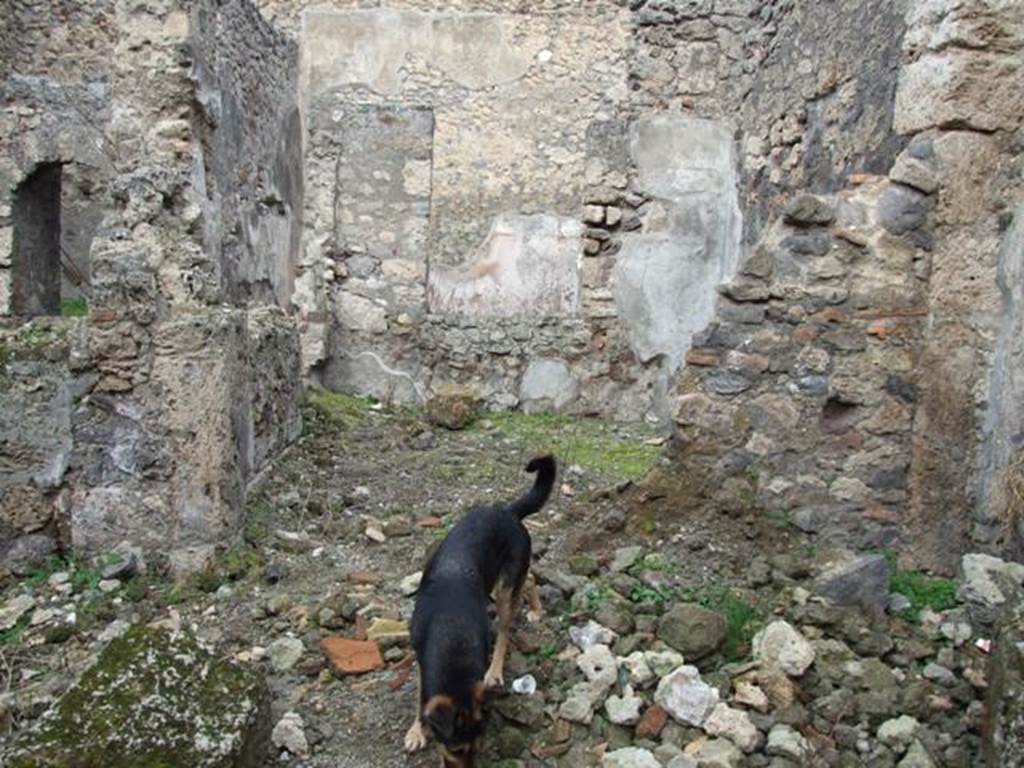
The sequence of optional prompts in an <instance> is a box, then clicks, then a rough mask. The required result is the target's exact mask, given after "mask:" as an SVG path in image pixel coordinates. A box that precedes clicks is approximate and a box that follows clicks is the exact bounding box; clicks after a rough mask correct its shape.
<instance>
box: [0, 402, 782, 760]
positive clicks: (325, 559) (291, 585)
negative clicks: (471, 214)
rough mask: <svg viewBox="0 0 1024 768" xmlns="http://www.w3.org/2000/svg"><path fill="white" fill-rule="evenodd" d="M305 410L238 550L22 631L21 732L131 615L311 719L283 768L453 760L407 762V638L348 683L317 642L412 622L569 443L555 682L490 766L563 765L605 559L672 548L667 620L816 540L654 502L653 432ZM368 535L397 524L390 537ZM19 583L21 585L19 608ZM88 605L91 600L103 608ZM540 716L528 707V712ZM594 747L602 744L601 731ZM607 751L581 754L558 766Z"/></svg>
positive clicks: (662, 587)
mask: <svg viewBox="0 0 1024 768" xmlns="http://www.w3.org/2000/svg"><path fill="white" fill-rule="evenodd" d="M305 417H306V426H305V430H304V434H303V436H302V437H301V438H300V439H299V441H298V442H297V443H296V444H295V445H294V446H292V447H291V448H290V449H289V450H288V451H287V453H286V454H285V455H283V456H282V457H280V458H279V459H278V460H277V461H276V462H275V463H274V464H273V465H272V466H271V467H270V468H269V469H268V470H267V471H266V472H265V473H264V476H263V477H262V478H260V479H259V482H258V484H257V486H256V491H255V493H254V494H253V495H252V497H251V499H250V503H249V508H248V524H247V528H246V534H245V543H244V544H241V545H239V546H238V547H236V548H235V549H232V550H230V551H228V552H225V553H223V555H222V556H221V558H220V559H219V560H218V563H217V564H216V566H215V567H214V568H211V569H210V571H209V572H208V573H206V574H202V575H201V576H200V577H198V578H195V579H193V580H191V581H190V582H188V583H187V584H183V585H181V584H179V585H177V586H174V585H171V584H169V583H165V582H162V581H161V580H160V579H159V578H157V577H155V576H152V575H147V576H142V577H136V579H134V580H132V581H130V582H128V583H127V585H126V586H125V587H124V588H123V589H122V591H120V592H113V593H111V594H112V596H102V595H100V596H98V597H96V598H95V599H96V600H97V601H99V602H100V604H99V605H98V606H93V605H92V603H87V607H88V606H92V607H90V608H89V610H80V611H79V613H80V614H81V615H82V617H83V618H82V619H81V620H80V622H79V627H78V629H77V631H76V633H75V634H73V635H72V636H71V637H69V638H66V639H64V640H63V641H62V642H52V640H53V638H52V637H51V638H49V639H50V640H51V642H46V641H45V636H44V635H42V634H41V633H33V631H32V630H31V629H29V630H27V631H26V632H25V633H23V634H21V635H19V636H17V637H7V638H5V640H6V641H7V642H6V643H5V644H4V645H2V646H0V652H3V653H4V669H5V671H4V676H3V678H0V683H4V684H5V686H6V688H7V689H8V690H11V691H13V692H15V693H16V694H19V696H18V701H19V702H20V704H19V708H17V709H16V711H14V713H13V717H14V720H15V722H16V723H18V724H19V725H25V724H27V723H28V722H29V721H30V719H31V718H32V717H33V716H37V715H38V714H39V713H40V712H41V711H42V710H43V709H44V708H45V706H46V704H47V703H48V702H49V701H52V700H53V698H55V697H56V696H58V695H59V694H60V693H61V692H62V691H63V690H64V689H65V688H66V687H67V686H68V685H69V684H70V683H71V682H72V681H73V679H74V677H75V675H76V674H77V672H79V671H80V670H81V669H83V668H84V667H85V666H86V665H87V664H88V663H89V662H90V661H91V660H92V659H93V658H95V652H96V649H97V647H98V644H97V642H96V638H97V636H98V635H99V634H100V633H101V632H103V631H104V629H105V628H107V627H109V626H110V625H111V624H112V623H113V622H115V621H119V620H120V621H128V622H137V621H153V620H159V619H162V618H164V619H166V618H168V617H171V619H172V620H174V621H176V620H177V617H180V620H181V622H182V623H183V624H184V625H186V626H192V627H193V628H194V629H195V631H196V632H197V633H198V634H199V635H200V636H201V637H203V638H204V639H206V640H209V641H211V642H214V643H216V644H217V647H219V648H220V649H222V651H223V652H224V654H226V655H229V656H233V657H236V658H241V659H242V660H243V663H256V664H259V665H261V666H262V667H263V668H264V669H265V670H266V673H267V676H268V680H269V683H270V686H271V689H272V692H273V702H274V704H273V710H274V711H273V720H274V722H277V721H278V719H279V718H280V716H281V715H282V714H284V713H285V712H286V711H295V712H298V713H299V714H300V715H301V717H302V718H303V721H304V723H305V729H306V736H307V739H308V741H309V743H310V748H311V749H310V754H309V755H307V756H296V755H291V754H289V753H288V752H286V751H280V750H278V749H275V748H271V750H270V755H269V756H268V758H267V760H266V763H265V765H266V766H267V768H269V767H270V766H278V765H282V764H288V765H295V766H309V767H310V768H314V767H315V768H328V767H330V768H365V766H377V767H379V768H386V767H390V766H427V765H436V761H437V758H436V755H435V753H434V751H433V749H432V748H431V749H428V750H427V751H425V752H423V753H421V754H419V755H415V756H411V757H410V756H407V755H406V754H404V753H403V751H402V747H401V745H402V737H403V735H404V733H405V730H406V728H407V727H408V725H409V723H410V718H411V715H412V700H413V696H414V691H415V682H414V676H415V670H414V669H410V667H409V664H408V659H407V658H406V656H407V651H406V648H405V647H404V646H403V644H402V643H400V642H399V643H398V644H396V645H395V646H394V647H392V648H385V658H386V659H387V660H388V664H387V668H385V669H384V670H382V671H379V672H373V673H370V674H365V675H358V676H351V677H338V676H336V675H333V674H331V672H330V671H329V670H328V669H327V665H326V663H325V659H324V656H323V654H322V653H321V652H320V650H319V642H320V640H321V639H322V638H324V637H327V636H332V635H341V636H346V637H359V636H360V635H361V634H362V633H363V632H364V631H365V629H366V626H367V625H368V623H369V622H371V621H372V619H373V618H375V617H384V618H394V619H403V620H407V619H408V618H409V616H410V615H411V612H412V607H413V603H412V598H410V597H406V596H404V595H403V592H402V588H401V582H402V580H403V579H405V578H406V577H408V576H410V575H411V574H414V573H415V572H417V571H418V570H419V569H420V567H421V564H422V563H423V562H424V559H425V556H426V554H427V552H428V549H429V548H430V546H431V545H432V544H434V543H436V542H437V541H439V540H440V538H441V537H442V536H443V535H444V531H445V529H446V528H447V527H448V526H450V525H451V524H452V522H453V521H454V520H456V519H457V518H458V516H459V515H461V514H462V513H463V512H464V511H465V510H467V509H468V508H470V507H471V506H473V505H474V504H480V503H490V502H493V501H496V500H504V499H511V498H514V497H515V496H516V495H518V494H519V493H521V492H522V491H523V490H524V489H525V488H526V487H528V485H529V484H530V482H531V481H532V476H529V475H526V474H524V472H523V467H524V466H525V464H526V463H527V461H528V460H529V459H530V458H531V457H533V456H535V455H538V454H540V453H547V452H552V453H554V454H555V455H556V457H557V458H558V460H559V464H560V468H559V480H558V482H557V485H556V490H555V492H554V493H553V495H552V498H551V500H550V502H549V503H548V505H547V507H546V508H545V509H544V510H543V512H542V513H540V514H538V515H536V516H534V517H532V518H530V520H529V527H530V529H531V531H532V536H533V540H534V549H535V566H536V571H537V572H538V573H539V574H542V578H541V579H540V581H541V584H542V585H543V589H542V593H543V597H544V601H545V609H546V616H545V618H544V619H543V620H542V621H541V622H540V623H538V624H536V625H528V624H527V622H526V620H525V616H523V615H522V614H521V615H520V617H519V619H518V622H517V626H516V631H515V634H514V637H513V640H514V647H513V651H512V652H511V655H510V658H509V660H508V663H507V665H506V683H509V682H511V680H512V679H513V678H515V677H517V676H520V675H523V674H526V673H530V674H533V675H534V676H535V677H536V679H537V680H538V681H539V691H538V693H537V694H535V695H534V696H532V697H515V696H509V697H508V698H507V699H505V700H500V701H498V702H496V703H494V705H493V706H492V710H497V711H502V712H503V713H504V715H506V716H507V717H506V716H503V718H502V721H503V722H505V723H508V722H514V723H517V725H519V726H520V727H518V728H516V729H506V730H504V731H501V732H499V733H497V734H494V735H493V737H491V738H489V739H488V747H487V751H486V752H485V755H484V756H485V758H487V759H488V760H489V761H490V763H491V764H500V763H499V762H498V758H499V755H501V754H503V755H504V756H505V757H506V758H507V757H511V756H512V755H518V756H519V759H522V760H524V761H525V764H527V765H534V764H535V765H541V764H550V763H549V762H542V761H541V760H539V759H536V758H534V757H531V756H530V755H531V754H535V755H543V754H545V753H544V751H543V750H544V747H545V744H546V743H547V740H548V737H549V736H551V734H550V733H549V731H550V728H551V727H553V726H552V725H551V723H552V722H553V719H552V718H550V717H547V716H545V714H544V712H545V711H546V712H547V714H548V715H550V714H553V712H554V711H555V710H556V709H557V706H558V700H559V699H560V695H559V694H557V693H555V691H556V690H557V689H559V688H560V687H564V686H565V685H566V684H567V683H566V677H567V673H566V671H565V670H566V668H569V669H572V668H573V665H572V663H571V662H561V661H559V659H558V654H559V653H560V652H561V651H562V650H563V649H565V648H566V647H568V646H569V645H570V641H569V634H568V629H569V627H570V626H572V625H574V624H580V623H582V622H583V621H585V620H586V619H587V618H589V616H590V615H592V614H593V613H594V611H595V610H596V609H597V608H598V607H599V605H600V603H601V601H602V594H603V592H602V590H605V589H606V587H603V586H594V587H593V588H591V587H590V586H589V584H590V582H589V581H588V579H589V578H590V577H595V578H596V576H597V572H598V569H599V568H606V566H607V563H608V560H609V559H610V558H611V556H612V554H613V552H614V550H615V549H617V548H621V547H625V546H627V545H630V544H640V545H642V546H643V547H644V549H645V552H648V553H655V554H656V556H657V557H660V561H659V562H661V563H663V564H664V565H663V566H662V567H654V566H653V565H652V568H651V570H650V571H649V572H648V574H647V578H646V580H645V582H644V585H645V586H644V587H643V588H644V589H646V590H647V591H646V592H641V593H639V594H637V595H636V602H637V605H636V609H637V612H638V613H640V614H643V613H644V612H645V611H646V612H647V613H649V614H656V613H657V611H658V610H660V609H663V608H664V603H665V598H664V597H663V596H665V595H668V594H680V593H682V592H685V591H686V590H699V589H701V588H705V587H709V586H729V585H735V586H738V587H740V588H744V587H745V585H747V583H748V581H749V579H748V570H749V568H750V564H751V562H752V561H753V560H755V559H757V558H762V559H763V558H765V557H767V556H768V555H770V554H772V553H773V552H780V551H786V550H787V549H793V548H794V547H799V546H801V543H800V540H799V539H798V538H795V536H796V534H795V532H794V531H792V530H791V529H788V528H787V527H786V526H784V525H780V524H778V523H776V522H773V521H771V520H765V519H760V520H755V519H753V518H751V519H742V518H733V517H724V516H716V517H712V518H709V517H702V516H701V515H699V514H698V515H694V514H693V513H692V512H687V513H686V514H683V513H681V512H678V510H675V509H674V508H673V506H672V502H671V499H664V498H652V497H651V496H650V494H647V493H646V492H645V490H644V487H643V485H642V484H639V485H638V481H640V480H641V478H643V477H644V476H645V475H646V474H647V472H648V471H649V470H650V469H651V468H652V467H653V466H655V465H656V463H657V462H658V461H659V457H660V456H661V455H662V453H663V449H662V447H661V443H662V440H661V439H660V438H659V436H658V434H657V431H656V430H655V429H654V428H653V427H650V426H645V425H615V424H608V423H602V422H599V421H594V420H587V419H578V418H577V419H569V418H559V417H551V416H523V415H515V416H512V415H501V414H492V415H486V414H485V415H483V416H481V417H480V418H478V419H477V420H476V421H475V422H474V423H473V424H472V425H471V426H469V427H468V428H465V429H460V430H456V431H452V430H448V429H445V428H441V427H437V426H433V425H431V424H430V423H428V422H427V420H426V419H425V417H424V415H423V414H422V413H418V412H413V411H408V410H404V409H389V408H384V407H380V406H376V405H371V404H370V403H367V402H363V401H360V400H355V399H351V398H347V397H343V396H335V395H327V394H323V395H318V396H314V397H313V398H312V399H311V404H310V405H309V406H308V407H307V409H306V413H305ZM368 529H377V530H379V531H380V533H382V534H383V536H377V538H378V539H381V540H380V541H374V540H372V539H371V538H370V536H368ZM370 533H371V534H374V533H375V532H374V531H372V530H371V531H370ZM653 562H654V561H652V563H653ZM566 574H570V578H571V579H575V582H574V584H575V587H576V588H575V592H574V594H575V597H572V593H571V589H570V588H566V587H565V586H564V585H561V586H562V587H563V588H562V589H559V588H557V587H555V586H553V585H552V584H551V581H552V580H554V581H559V580H560V579H564V577H565V575H566ZM573 574H575V575H573ZM42 576H43V577H45V576H46V574H43V575H42ZM367 582H369V583H367ZM580 585H582V586H580ZM93 586H94V585H93ZM16 588H17V585H8V589H7V590H5V595H4V597H5V599H6V597H7V596H9V594H13V593H14V592H13V591H12V590H13V589H16ZM40 589H42V590H45V586H43V585H40ZM89 594H91V593H89V591H88V590H86V591H85V592H83V593H78V594H77V595H76V598H75V599H76V600H78V601H80V602H81V601H88V600H89V599H92V598H90V597H89ZM750 594H751V598H750V601H751V603H752V604H756V602H757V600H758V597H757V596H756V595H755V594H754V593H750ZM108 598H109V599H108ZM54 599H55V600H56V599H57V598H54ZM645 602H646V605H645ZM325 608H326V612H325ZM767 609H768V606H765V605H761V606H759V607H758V610H759V611H761V612H762V613H763V612H765V611H766V610H767ZM287 636H292V637H295V638H298V639H300V640H301V641H302V643H303V646H304V652H303V654H302V656H301V658H300V659H299V661H298V663H297V664H295V666H294V667H292V668H291V669H289V670H287V671H274V669H273V666H272V665H271V664H270V663H269V660H268V658H267V657H266V656H263V651H262V650H261V649H267V648H268V647H269V646H271V645H272V644H273V643H274V642H275V641H276V640H279V639H280V638H282V637H287ZM253 658H255V659H257V660H256V661H249V660H250V659H253ZM410 672H411V674H410ZM19 692H20V693H19ZM527 698H528V699H530V701H529V702H526V701H525V700H526V699H527ZM513 700H514V701H513ZM33 702H34V703H33ZM524 707H525V709H526V710H527V716H522V715H521V712H520V713H519V714H517V710H522V709H524ZM517 721H518V722H517ZM524 723H526V725H525V727H522V726H523V725H524ZM576 727H578V728H580V727H581V726H576ZM510 740H511V743H510ZM516 740H518V741H516ZM563 741H564V738H563ZM588 741H589V742H590V743H587V744H586V745H585V746H586V748H587V749H590V748H591V747H592V746H593V744H594V743H597V742H599V741H601V735H600V733H597V732H595V733H594V738H593V739H592V740H588ZM529 749H532V750H533V752H532V753H531V752H529V751H528V750H529ZM592 759H593V758H592V757H591V758H587V757H586V755H585V754H583V753H579V752H573V753H570V754H568V755H566V756H564V757H560V758H559V762H558V764H559V765H576V764H580V765H585V764H588V763H589V762H590V760H592ZM511 764H513V765H515V764H521V763H515V762H513V763H511Z"/></svg>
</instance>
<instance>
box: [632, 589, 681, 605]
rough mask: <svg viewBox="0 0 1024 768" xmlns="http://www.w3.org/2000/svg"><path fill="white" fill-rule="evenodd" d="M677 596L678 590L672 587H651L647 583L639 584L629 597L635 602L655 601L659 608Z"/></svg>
mask: <svg viewBox="0 0 1024 768" xmlns="http://www.w3.org/2000/svg"><path fill="white" fill-rule="evenodd" d="M675 598H676V592H675V590H674V589H672V588H671V587H650V586H648V585H647V584H638V585H637V586H635V587H633V591H632V592H630V593H629V599H630V600H631V601H632V602H634V603H654V604H655V605H657V606H658V608H659V609H662V608H664V607H665V606H666V605H668V604H669V603H671V602H672V601H673V600H675Z"/></svg>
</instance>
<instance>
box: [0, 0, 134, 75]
mask: <svg viewBox="0 0 1024 768" xmlns="http://www.w3.org/2000/svg"><path fill="white" fill-rule="evenodd" d="M115 6H116V0H92V2H88V3H83V2H77V1H76V0H7V2H5V3H4V9H3V13H2V14H0V80H6V79H7V78H8V77H9V76H10V75H11V74H13V73H18V74H20V75H40V74H45V75H47V76H49V77H52V78H54V79H55V80H60V81H78V80H81V81H93V80H99V79H101V78H102V77H104V76H106V75H107V74H108V73H109V71H110V66H111V63H112V62H111V58H110V52H111V51H112V50H113V48H114V41H115V38H116V36H117V23H116V17H115Z"/></svg>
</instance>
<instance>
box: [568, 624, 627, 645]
mask: <svg viewBox="0 0 1024 768" xmlns="http://www.w3.org/2000/svg"><path fill="white" fill-rule="evenodd" d="M616 637H618V635H616V634H615V633H614V632H613V631H612V630H610V629H608V627H604V626H602V625H600V624H598V623H597V622H596V621H593V620H591V621H588V622H587V623H586V624H584V625H582V626H576V627H570V628H569V638H570V639H571V640H572V642H573V644H574V645H576V647H577V648H579V649H580V650H581V651H586V650H587V649H588V648H590V647H591V646H594V645H611V644H612V643H614V642H615V638H616Z"/></svg>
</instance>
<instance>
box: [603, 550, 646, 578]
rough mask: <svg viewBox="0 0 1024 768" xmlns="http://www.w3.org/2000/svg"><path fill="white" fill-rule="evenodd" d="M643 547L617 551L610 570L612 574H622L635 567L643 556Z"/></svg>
mask: <svg viewBox="0 0 1024 768" xmlns="http://www.w3.org/2000/svg"><path fill="white" fill-rule="evenodd" d="M643 553H644V548H643V547H620V548H619V549H616V550H615V555H614V557H612V562H611V565H610V566H609V568H610V569H611V572H612V573H622V572H623V571H625V570H628V569H629V568H631V567H633V565H634V564H635V563H636V561H637V560H639V559H640V556H641V555H643Z"/></svg>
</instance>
